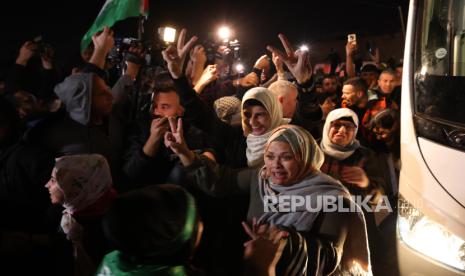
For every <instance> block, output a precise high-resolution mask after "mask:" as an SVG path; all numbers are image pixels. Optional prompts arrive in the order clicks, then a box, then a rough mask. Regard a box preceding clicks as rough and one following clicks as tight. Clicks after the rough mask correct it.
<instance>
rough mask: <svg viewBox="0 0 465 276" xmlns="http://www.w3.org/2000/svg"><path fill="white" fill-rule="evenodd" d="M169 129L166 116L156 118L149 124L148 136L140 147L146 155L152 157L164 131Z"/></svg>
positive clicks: (156, 150)
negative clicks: (142, 146)
mask: <svg viewBox="0 0 465 276" xmlns="http://www.w3.org/2000/svg"><path fill="white" fill-rule="evenodd" d="M168 129H169V123H168V118H157V119H153V120H152V124H151V125H150V136H149V138H148V139H147V142H145V145H144V148H143V149H142V150H143V151H144V153H145V154H146V155H147V156H151V157H154V156H155V155H156V154H157V152H158V147H159V145H160V142H161V141H162V139H163V137H164V136H165V133H166V132H167V131H168Z"/></svg>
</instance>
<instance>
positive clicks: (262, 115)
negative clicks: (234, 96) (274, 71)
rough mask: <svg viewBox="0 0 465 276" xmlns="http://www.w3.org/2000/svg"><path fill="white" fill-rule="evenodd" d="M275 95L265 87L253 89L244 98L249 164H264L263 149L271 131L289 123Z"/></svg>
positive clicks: (243, 124) (243, 114)
mask: <svg viewBox="0 0 465 276" xmlns="http://www.w3.org/2000/svg"><path fill="white" fill-rule="evenodd" d="M288 121H289V120H288V119H284V118H283V112H282V109H281V107H280V105H279V103H278V101H277V100H276V97H275V96H274V94H272V93H271V92H270V91H269V90H268V89H266V88H263V87H256V88H252V89H250V90H249V91H247V93H245V95H244V97H243V98H242V130H243V131H244V135H245V136H246V137H247V150H246V155H247V164H248V165H249V167H257V166H259V165H261V164H263V149H264V147H263V146H264V145H265V143H266V140H267V139H268V137H270V135H271V131H272V130H273V129H275V128H276V127H278V126H280V125H282V124H285V123H288Z"/></svg>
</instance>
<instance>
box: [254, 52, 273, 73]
mask: <svg viewBox="0 0 465 276" xmlns="http://www.w3.org/2000/svg"><path fill="white" fill-rule="evenodd" d="M253 67H254V68H257V69H260V70H267V69H269V68H270V61H269V60H268V56H267V55H263V56H261V57H259V58H258V59H257V61H256V62H255V65H254V66H253Z"/></svg>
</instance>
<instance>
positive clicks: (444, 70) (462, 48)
mask: <svg viewBox="0 0 465 276" xmlns="http://www.w3.org/2000/svg"><path fill="white" fill-rule="evenodd" d="M419 2H420V3H419V5H423V7H420V9H419V11H422V12H421V13H422V14H419V15H418V16H419V20H418V21H417V27H416V28H417V29H416V34H417V35H416V39H415V40H416V42H415V45H416V50H415V53H414V54H415V55H416V61H417V62H416V63H415V64H414V84H413V85H414V91H415V92H414V103H415V114H416V115H417V116H420V117H422V118H425V119H431V120H434V121H437V122H442V123H444V124H447V125H449V126H455V127H459V128H464V127H465V16H464V12H465V11H464V10H465V0H425V1H419Z"/></svg>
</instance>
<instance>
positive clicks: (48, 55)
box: [40, 46, 55, 70]
mask: <svg viewBox="0 0 465 276" xmlns="http://www.w3.org/2000/svg"><path fill="white" fill-rule="evenodd" d="M54 54H55V51H54V50H53V48H52V47H50V46H46V47H45V49H44V52H43V53H41V54H40V60H41V61H42V67H44V69H47V70H51V69H52V68H53V56H54Z"/></svg>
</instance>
